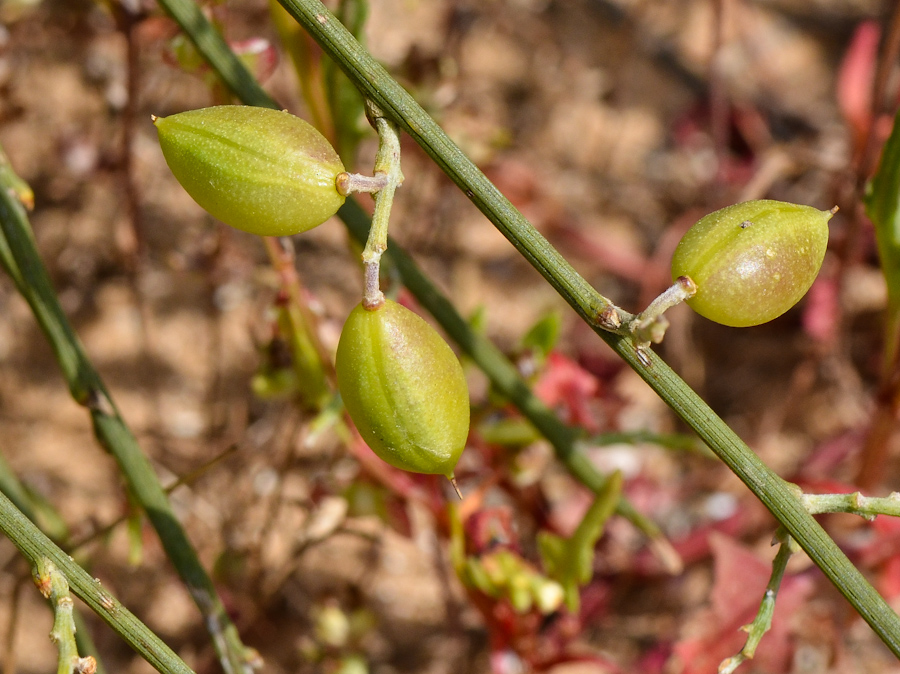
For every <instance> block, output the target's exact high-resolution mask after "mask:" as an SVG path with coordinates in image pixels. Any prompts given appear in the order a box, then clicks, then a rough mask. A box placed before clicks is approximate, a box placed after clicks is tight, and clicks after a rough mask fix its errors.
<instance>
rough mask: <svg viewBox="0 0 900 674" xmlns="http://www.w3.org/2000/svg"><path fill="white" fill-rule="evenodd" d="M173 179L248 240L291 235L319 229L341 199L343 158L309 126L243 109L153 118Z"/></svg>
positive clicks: (284, 114) (279, 115)
mask: <svg viewBox="0 0 900 674" xmlns="http://www.w3.org/2000/svg"><path fill="white" fill-rule="evenodd" d="M154 123H155V124H156V129H157V131H158V133H159V144H160V146H161V147H162V151H163V155H164V156H165V158H166V163H168V165H169V168H170V169H172V173H174V174H175V177H176V178H177V179H178V182H180V183H181V185H182V187H184V189H185V190H186V191H187V193H188V194H190V195H191V196H192V197H193V198H194V201H196V202H197V203H198V204H200V205H201V206H202V207H203V208H205V209H206V210H207V211H209V213H210V214H211V215H213V216H215V217H216V218H218V219H219V220H221V221H222V222H224V223H225V224H227V225H231V226H232V227H235V228H236V229H241V230H243V231H245V232H250V233H251V234H260V235H263V236H289V235H291V234H297V233H299V232H305V231H306V230H308V229H312V228H313V227H315V226H317V225H320V224H322V223H323V222H325V221H326V220H327V219H328V218H330V217H331V216H332V215H334V214H335V212H337V209H338V208H340V207H341V204H343V203H344V197H343V196H342V195H341V194H339V193H338V191H337V189H336V187H335V178H336V177H337V175H338V174H339V173H342V172H343V171H344V166H343V164H342V163H341V160H340V157H338V155H337V153H336V152H335V151H334V148H332V147H331V145H329V143H328V141H327V140H325V137H324V136H323V135H322V134H320V133H319V132H318V131H316V129H315V128H313V127H312V126H311V125H310V124H308V123H307V122H305V121H303V120H302V119H300V118H298V117H294V116H293V115H291V114H288V113H287V112H279V111H277V110H269V109H268V108H256V107H250V106H241V105H222V106H217V107H213V108H202V109H200V110H190V111H188V112H182V113H179V114H177V115H171V116H169V117H157V118H155V119H154Z"/></svg>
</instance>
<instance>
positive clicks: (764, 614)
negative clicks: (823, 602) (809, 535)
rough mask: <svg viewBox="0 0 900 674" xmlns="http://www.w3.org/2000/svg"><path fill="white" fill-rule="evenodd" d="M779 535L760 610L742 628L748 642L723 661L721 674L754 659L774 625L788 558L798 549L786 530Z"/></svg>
mask: <svg viewBox="0 0 900 674" xmlns="http://www.w3.org/2000/svg"><path fill="white" fill-rule="evenodd" d="M778 537H779V538H780V539H781V545H780V546H779V548H778V552H777V553H776V555H775V559H774V560H773V561H772V574H771V575H770V576H769V582H768V583H767V584H766V591H765V592H764V593H763V598H762V601H761V602H760V604H759V610H758V611H757V613H756V617H755V618H754V619H753V622H752V623H750V624H749V625H744V626H743V627H742V628H741V629H743V630H744V631H745V632H747V635H748V636H747V643H745V644H744V647H743V648H742V649H741V652H740V653H738V654H737V655H734V656H732V657H730V658H726V659H725V660H723V661H722V662H721V664H720V665H719V674H732V673H733V672H734V670H736V669H737V668H738V667H740V666H741V665H742V664H743V663H744V662H746V661H747V660H750V659H752V658H753V656H754V655H756V648H757V646H759V642H760V641H761V640H762V638H763V636H764V635H765V633H766V632H768V631H769V629H770V628H771V627H772V616H773V615H774V614H775V599H776V598H777V597H778V589H779V588H780V587H781V581H782V579H783V578H784V572H785V570H786V569H787V563H788V560H790V558H791V555H792V554H793V553H795V552H796V551H797V545H796V543H794V540H793V539H792V538H791V537H790V536H788V535H787V534H786V533H785V532H784V530H782V531H781V532H779V534H778Z"/></svg>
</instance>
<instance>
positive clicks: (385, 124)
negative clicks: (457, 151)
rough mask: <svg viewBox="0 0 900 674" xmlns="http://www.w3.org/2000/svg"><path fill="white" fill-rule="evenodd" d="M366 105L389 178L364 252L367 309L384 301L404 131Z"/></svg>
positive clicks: (380, 166) (381, 169)
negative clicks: (383, 274)
mask: <svg viewBox="0 0 900 674" xmlns="http://www.w3.org/2000/svg"><path fill="white" fill-rule="evenodd" d="M366 108H367V112H368V113H369V118H370V119H371V121H372V126H374V127H375V130H376V131H377V132H378V141H379V145H378V154H377V155H376V157H375V175H376V176H377V175H383V176H384V177H385V184H384V187H382V188H381V189H379V190H378V191H377V192H376V193H375V212H374V213H373V214H372V224H371V226H370V228H369V237H368V239H367V240H366V247H365V250H363V254H362V258H363V267H364V269H365V279H366V284H365V285H366V287H365V292H364V294H363V306H365V307H366V309H377V308H378V307H380V306H382V305H383V304H384V294H382V292H381V287H380V283H379V275H380V270H381V256H382V255H383V254H384V251H385V250H387V246H388V224H389V223H390V219H391V207H392V206H393V204H394V192H396V191H397V188H398V187H399V186H400V183H402V182H403V172H402V171H401V170H400V134H399V132H398V131H397V125H396V124H394V122H392V121H391V120H389V119H386V118H385V116H384V114H383V113H382V112H381V110H379V109H378V108H376V107H374V106H372V105H367V106H366Z"/></svg>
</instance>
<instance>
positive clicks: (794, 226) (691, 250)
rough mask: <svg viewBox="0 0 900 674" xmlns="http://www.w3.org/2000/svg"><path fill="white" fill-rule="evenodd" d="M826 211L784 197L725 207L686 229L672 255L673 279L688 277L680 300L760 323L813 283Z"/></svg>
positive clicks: (704, 312) (735, 322) (718, 315)
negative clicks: (685, 296)
mask: <svg viewBox="0 0 900 674" xmlns="http://www.w3.org/2000/svg"><path fill="white" fill-rule="evenodd" d="M832 215H833V213H832V212H831V211H819V210H817V209H815V208H811V207H809V206H798V205H796V204H789V203H785V202H783V201H771V200H758V201H747V202H744V203H742V204H736V205H734V206H728V207H727V208H723V209H721V210H719V211H715V212H714V213H710V214H709V215H707V216H705V217H703V218H701V219H700V220H699V221H698V222H697V223H696V224H695V225H694V226H693V227H691V228H690V229H689V230H688V232H687V234H685V235H684V238H683V239H681V242H680V243H679V244H678V247H677V248H676V249H675V254H674V256H673V257H672V278H673V279H676V278H678V277H679V276H689V277H690V278H691V279H692V280H693V281H694V283H695V284H696V285H697V293H696V294H695V295H694V296H693V297H692V298H691V299H689V300H687V303H688V304H689V305H690V307H691V308H692V309H693V310H694V311H696V312H697V313H698V314H700V315H701V316H705V317H706V318H708V319H710V320H711V321H716V322H717V323H722V324H723V325H730V326H732V327H747V326H750V325H759V324H760V323H765V322H767V321H771V320H772V319H774V318H777V317H778V316H780V315H781V314H783V313H784V312H785V311H787V310H788V309H790V308H791V307H792V306H794V305H795V304H796V303H797V302H799V301H800V298H801V297H803V296H804V295H805V294H806V291H807V290H809V287H810V286H811V285H812V283H813V280H815V278H816V275H817V274H818V273H819V269H820V268H821V266H822V260H823V259H824V258H825V248H826V247H827V245H828V221H829V220H830V219H831V216H832Z"/></svg>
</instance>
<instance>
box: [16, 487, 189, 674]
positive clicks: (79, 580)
mask: <svg viewBox="0 0 900 674" xmlns="http://www.w3.org/2000/svg"><path fill="white" fill-rule="evenodd" d="M0 533H3V535H5V536H6V537H7V538H9V540H11V541H12V542H13V544H14V545H15V546H16V547H17V548H18V549H19V551H20V552H21V553H22V555H24V557H25V558H26V559H27V560H28V562H29V563H30V564H31V565H32V567H36V566H37V565H38V563H39V562H40V561H41V560H49V561H50V562H52V563H53V565H54V566H55V567H56V568H57V569H59V571H60V572H62V574H63V575H64V576H65V579H66V581H67V582H68V584H69V586H70V588H71V590H72V592H73V593H74V594H75V595H76V596H78V597H79V598H80V599H81V600H82V601H84V602H85V603H86V604H87V605H88V606H89V607H90V608H91V609H92V610H93V611H94V612H95V613H96V614H97V615H99V616H100V617H101V618H102V619H103V621H104V622H106V624H108V625H109V626H110V627H112V628H113V629H114V630H115V631H116V632H117V633H118V634H119V635H120V636H121V637H122V638H123V639H124V640H125V641H126V642H127V643H128V645H129V646H131V647H132V648H133V649H134V650H135V651H136V652H137V653H139V654H140V655H141V657H143V658H144V659H145V660H146V661H147V662H149V663H150V665H152V666H153V667H154V668H155V669H156V670H157V671H159V672H162V673H163V674H193V672H192V671H191V669H190V668H189V667H188V666H187V665H186V664H184V662H183V661H182V660H181V659H180V658H179V657H178V656H177V655H175V653H174V652H172V650H171V649H170V648H169V647H168V646H166V645H165V644H164V643H163V642H162V641H161V640H160V638H159V637H157V636H156V635H155V634H154V633H153V632H152V631H151V630H150V629H149V628H147V626H146V625H144V624H143V623H142V622H141V621H140V620H138V619H137V618H136V617H134V615H133V614H132V613H131V612H130V611H129V610H128V609H126V608H125V607H124V606H122V604H120V603H119V602H118V600H116V598H115V597H113V596H112V595H111V594H110V593H109V592H107V591H106V590H104V589H103V587H101V585H100V583H99V582H98V581H97V580H96V579H94V578H91V577H90V575H88V573H87V572H86V571H85V570H84V569H82V568H81V567H80V566H78V564H76V563H75V562H74V561H72V558H71V557H69V555H67V554H66V553H65V551H63V550H61V549H60V548H59V547H57V546H56V545H55V544H54V543H53V541H51V540H50V539H49V538H47V536H46V535H44V533H43V532H41V530H40V529H38V528H37V526H35V524H34V523H33V522H32V521H31V520H29V519H28V518H27V517H25V515H23V514H22V513H21V512H20V511H19V510H18V508H16V507H15V506H14V505H13V503H12V501H10V500H9V499H8V498H6V496H5V495H3V494H0Z"/></svg>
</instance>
